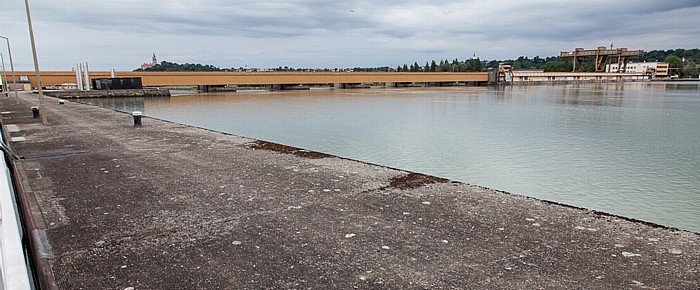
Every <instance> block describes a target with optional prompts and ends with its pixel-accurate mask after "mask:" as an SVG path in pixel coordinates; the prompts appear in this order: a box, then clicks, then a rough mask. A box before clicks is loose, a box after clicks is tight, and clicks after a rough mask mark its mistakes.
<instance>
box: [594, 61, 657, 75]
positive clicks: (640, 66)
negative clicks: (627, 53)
mask: <svg viewBox="0 0 700 290" xmlns="http://www.w3.org/2000/svg"><path fill="white" fill-rule="evenodd" d="M605 71H606V72H628V73H648V74H655V75H656V76H657V77H667V76H668V63H665V62H630V63H627V66H625V67H623V68H622V69H620V64H617V63H612V64H607V65H606V66H605Z"/></svg>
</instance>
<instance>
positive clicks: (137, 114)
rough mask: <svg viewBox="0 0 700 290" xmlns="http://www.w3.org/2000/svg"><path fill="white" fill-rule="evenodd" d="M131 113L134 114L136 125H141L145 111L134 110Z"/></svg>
mask: <svg viewBox="0 0 700 290" xmlns="http://www.w3.org/2000/svg"><path fill="white" fill-rule="evenodd" d="M131 115H132V116H134V127H141V116H142V115H143V113H141V111H133V112H131Z"/></svg>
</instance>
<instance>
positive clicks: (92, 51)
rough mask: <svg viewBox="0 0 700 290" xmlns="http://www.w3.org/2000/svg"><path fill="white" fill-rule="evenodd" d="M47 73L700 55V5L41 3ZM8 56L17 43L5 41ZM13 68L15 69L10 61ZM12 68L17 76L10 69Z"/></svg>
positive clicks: (14, 37)
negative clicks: (658, 52)
mask: <svg viewBox="0 0 700 290" xmlns="http://www.w3.org/2000/svg"><path fill="white" fill-rule="evenodd" d="M29 4H30V8H31V13H32V21H33V24H34V25H33V26H34V34H35V37H36V41H37V50H38V54H39V66H40V68H41V69H42V70H70V69H71V67H73V66H74V65H75V63H77V62H83V61H87V62H88V63H89V65H90V69H91V70H109V69H110V68H115V69H117V70H133V69H135V68H138V67H139V66H140V65H141V64H142V63H144V62H150V59H151V56H152V54H153V53H155V54H156V56H157V57H158V60H159V61H162V60H167V61H171V62H178V63H186V62H189V63H202V64H212V65H215V66H218V67H222V68H230V67H242V66H246V65H247V66H249V67H261V68H264V67H277V66H291V67H308V68H335V67H338V68H345V67H358V66H359V67H374V66H385V65H386V66H391V67H396V66H398V65H401V64H404V63H413V62H414V61H417V62H418V63H419V64H421V65H422V64H425V62H426V61H428V60H432V59H435V60H440V59H454V58H459V59H460V60H463V59H466V58H468V57H470V56H472V55H473V54H476V56H477V57H479V58H481V59H487V60H493V59H509V58H517V57H518V56H521V55H524V56H529V57H534V56H537V55H539V56H541V57H545V56H555V55H558V54H559V52H560V51H568V50H573V49H574V48H576V47H584V48H595V47H597V46H599V45H605V46H609V45H610V44H611V43H613V44H614V45H615V47H627V48H629V49H643V50H654V49H674V48H698V47H700V1H697V0H692V1H658V0H656V1H647V0H637V1H611V0H594V1H590V0H587V1H556V0H531V1H527V0H524V1H501V0H482V1H472V0H432V1H412V0H388V1H369V0H343V1H332V0H330V1H329V0H271V1H250V0H247V1H237V0H201V1H191V0H188V1H183V0H167V1H166V0H150V1H149V0H113V1H101V0H100V1H97V0H92V1H91V0H61V1H57V0H30V1H29ZM0 5H2V6H3V7H2V8H0V35H2V36H7V37H9V38H10V42H11V45H12V52H13V58H14V62H15V68H16V69H18V70H31V69H33V64H32V58H31V50H30V42H29V33H28V28H27V19H26V13H25V9H24V1H22V0H11V1H10V0H8V1H2V3H1V4H0ZM0 44H2V46H0V48H1V50H0V51H2V52H3V55H5V57H7V53H6V48H5V44H4V43H2V42H0ZM5 62H6V65H9V64H8V60H7V59H5ZM8 69H9V68H8Z"/></svg>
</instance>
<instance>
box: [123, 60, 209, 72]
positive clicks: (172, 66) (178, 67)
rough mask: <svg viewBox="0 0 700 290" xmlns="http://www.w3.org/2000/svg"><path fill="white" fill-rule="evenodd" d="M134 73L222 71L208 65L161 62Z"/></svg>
mask: <svg viewBox="0 0 700 290" xmlns="http://www.w3.org/2000/svg"><path fill="white" fill-rule="evenodd" d="M135 71H223V69H220V68H218V67H215V66H213V65H210V64H207V65H201V64H193V63H186V64H179V63H174V62H167V61H161V62H160V63H159V64H156V65H154V66H152V67H148V68H145V69H140V68H139V69H136V70H135Z"/></svg>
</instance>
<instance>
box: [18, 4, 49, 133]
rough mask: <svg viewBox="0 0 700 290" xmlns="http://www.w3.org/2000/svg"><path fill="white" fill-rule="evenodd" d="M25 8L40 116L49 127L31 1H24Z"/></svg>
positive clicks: (42, 121)
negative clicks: (33, 27) (30, 7)
mask: <svg viewBox="0 0 700 290" xmlns="http://www.w3.org/2000/svg"><path fill="white" fill-rule="evenodd" d="M24 7H25V8H26V10H27V24H28V25H29V38H30V39H31V42H32V55H33V56H34V72H35V73H36V88H37V90H38V92H39V114H41V123H42V124H44V125H48V124H49V121H48V120H47V118H46V112H45V110H44V91H43V90H42V88H41V86H42V84H41V74H40V73H39V61H38V60H37V57H36V44H35V43H34V29H32V17H31V15H30V13H29V0H24Z"/></svg>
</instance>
